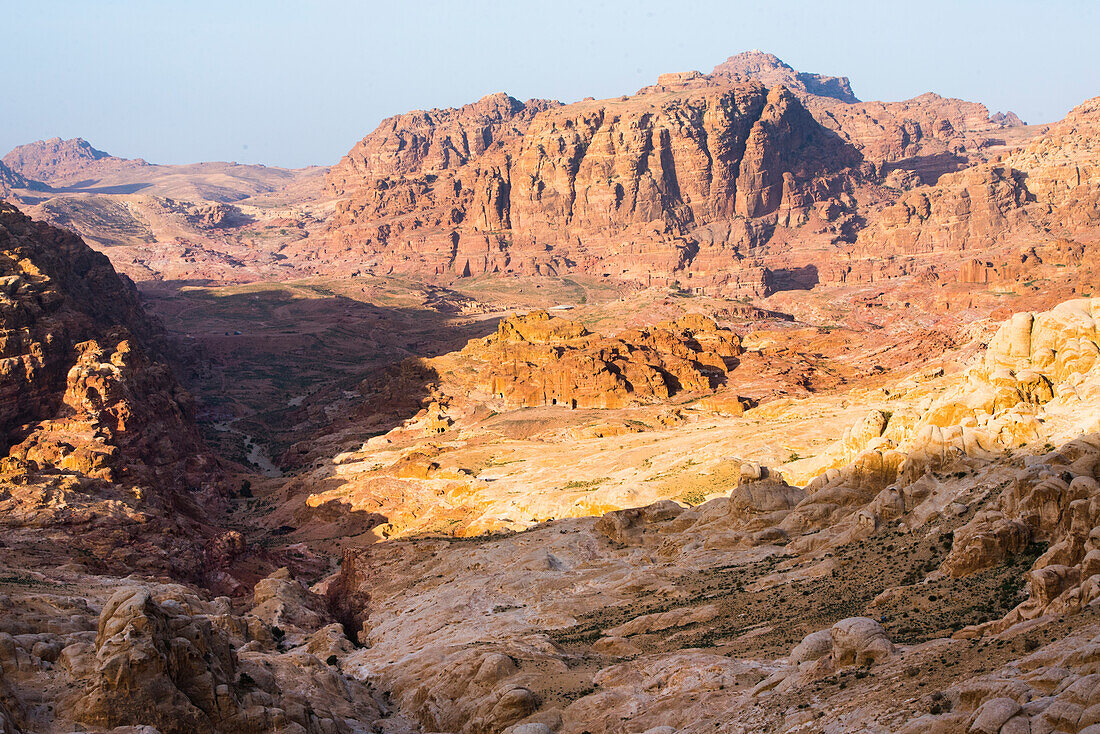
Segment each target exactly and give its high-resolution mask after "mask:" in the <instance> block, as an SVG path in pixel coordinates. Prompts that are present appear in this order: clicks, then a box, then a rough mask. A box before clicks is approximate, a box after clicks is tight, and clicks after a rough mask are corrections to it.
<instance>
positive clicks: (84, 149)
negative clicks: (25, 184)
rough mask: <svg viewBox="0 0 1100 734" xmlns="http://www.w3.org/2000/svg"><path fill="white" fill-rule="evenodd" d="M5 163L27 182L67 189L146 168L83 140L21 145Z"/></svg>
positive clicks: (54, 140)
mask: <svg viewBox="0 0 1100 734" xmlns="http://www.w3.org/2000/svg"><path fill="white" fill-rule="evenodd" d="M3 162H4V165H6V166H7V167H8V168H10V169H12V170H13V171H16V172H17V173H19V174H20V175H22V176H24V177H25V178H28V179H32V180H35V181H43V182H45V183H47V184H50V185H51V186H64V185H68V184H70V183H72V182H73V181H76V180H79V179H81V178H92V177H96V176H100V175H102V172H104V171H108V170H117V169H118V168H132V167H136V166H141V165H144V164H145V161H141V160H137V161H129V160H126V159H124V158H116V157H114V156H112V155H110V154H108V153H104V152H103V151H102V150H96V149H95V148H93V147H92V146H91V144H90V143H89V142H88V141H87V140H85V139H84V138H73V139H72V140H62V139H61V138H50V139H49V140H39V141H37V142H34V143H28V144H26V145H20V146H19V147H17V148H15V149H13V150H12V151H11V152H9V153H8V154H7V155H5V156H4V158H3Z"/></svg>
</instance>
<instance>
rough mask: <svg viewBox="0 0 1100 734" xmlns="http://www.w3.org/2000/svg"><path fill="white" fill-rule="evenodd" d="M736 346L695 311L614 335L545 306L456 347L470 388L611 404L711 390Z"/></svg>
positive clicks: (502, 395) (559, 401)
mask: <svg viewBox="0 0 1100 734" xmlns="http://www.w3.org/2000/svg"><path fill="white" fill-rule="evenodd" d="M740 353H741V340H740V338H739V337H738V336H737V335H736V334H734V333H733V332H731V331H729V330H728V329H719V328H718V327H717V325H716V324H715V323H714V321H712V320H711V319H708V318H705V317H701V316H698V315H689V316H685V317H683V318H682V319H680V320H679V321H676V322H670V323H661V324H657V325H656V326H654V327H653V328H652V329H639V330H635V331H627V332H623V333H621V334H618V335H617V336H615V337H614V338H606V337H600V336H597V335H594V334H590V333H588V331H587V330H586V329H584V327H583V326H581V325H580V324H578V323H575V322H572V321H569V320H567V319H563V318H559V317H551V316H550V314H549V313H547V312H545V311H533V312H531V313H528V314H525V315H522V316H514V317H511V318H509V319H506V320H504V321H502V322H501V324H500V326H499V327H498V329H497V333H496V334H494V335H492V336H489V337H486V338H485V339H480V340H475V341H473V342H471V343H470V344H469V345H468V346H467V347H466V348H465V349H464V350H463V352H462V354H463V355H464V356H467V357H469V358H470V359H472V360H474V362H475V363H480V364H481V365H482V366H480V367H479V368H476V370H475V371H476V373H477V377H476V388H477V389H480V390H482V391H484V392H486V393H489V394H490V395H492V396H494V397H496V398H499V399H502V400H503V401H504V402H505V403H506V404H507V405H510V406H538V405H565V406H569V407H573V408H618V407H622V406H625V405H629V404H632V403H638V402H645V401H651V400H662V399H667V398H668V397H669V396H671V395H673V394H675V393H677V392H681V391H710V390H711V389H713V388H714V387H717V386H718V385H719V384H721V382H722V381H723V379H724V376H725V374H726V372H727V370H728V369H729V368H730V367H731V366H732V364H733V363H734V361H735V360H736V358H737V356H738V355H739V354H740Z"/></svg>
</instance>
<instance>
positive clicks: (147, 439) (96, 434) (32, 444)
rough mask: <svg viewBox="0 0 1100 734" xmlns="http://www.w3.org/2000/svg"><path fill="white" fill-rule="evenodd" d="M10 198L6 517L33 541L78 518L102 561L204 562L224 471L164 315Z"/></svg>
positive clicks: (195, 570) (5, 218)
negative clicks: (166, 359) (174, 359)
mask: <svg viewBox="0 0 1100 734" xmlns="http://www.w3.org/2000/svg"><path fill="white" fill-rule="evenodd" d="M2 207H3V208H2V209H0V270H2V272H3V275H2V276H0V355H2V358H0V431H2V434H0V440H2V445H0V448H2V449H3V453H4V457H3V458H2V459H0V479H2V481H3V482H4V485H5V489H4V491H3V492H2V493H0V508H2V513H0V515H2V517H0V524H2V525H3V526H4V527H5V528H8V529H11V530H13V531H15V532H16V533H17V534H19V536H20V537H22V538H24V539H25V541H26V542H28V543H34V542H36V540H35V539H36V537H38V536H37V535H36V534H38V533H41V532H43V531H44V530H45V529H48V528H58V527H70V528H79V527H83V528H85V530H84V531H77V532H75V533H74V544H75V545H78V546H82V547H84V548H85V549H86V550H90V551H92V557H94V558H96V560H97V562H98V563H104V564H107V565H113V566H114V567H116V568H130V569H133V568H144V567H149V566H150V565H152V566H160V567H162V568H172V569H174V570H176V571H179V572H182V573H186V574H192V575H194V574H200V573H202V572H203V571H202V563H203V549H202V544H203V543H204V542H205V540H206V539H207V538H209V537H210V535H211V532H210V531H209V530H207V529H200V528H199V525H198V523H201V522H202V519H203V518H205V517H207V512H208V511H209V510H212V509H216V508H217V507H218V503H219V502H220V501H221V498H222V490H221V488H220V486H219V476H220V473H219V472H220V470H219V468H218V464H217V462H216V461H215V460H214V458H213V457H212V456H211V455H210V454H209V453H207V452H206V450H205V448H204V447H203V445H202V441H201V439H200V437H199V435H198V431H197V429H196V427H195V424H194V415H193V413H194V407H193V402H192V399H191V397H190V395H188V394H187V392H186V391H184V390H183V389H182V388H180V386H179V385H178V384H177V383H176V381H175V379H174V377H173V376H172V374H171V371H170V370H169V369H168V368H167V367H166V366H165V365H164V364H163V363H162V362H159V361H157V359H156V355H157V354H158V352H159V351H160V350H162V349H163V348H164V337H163V332H162V331H161V328H160V326H159V325H158V324H157V323H156V322H154V321H153V320H152V319H150V318H149V317H147V316H146V314H145V312H144V310H143V308H142V306H141V304H140V302H139V300H138V296H137V292H136V290H135V288H134V286H133V284H132V283H131V282H130V281H129V280H127V279H125V278H123V277H120V276H119V275H117V274H116V273H115V271H114V269H113V268H112V267H111V265H110V262H109V261H108V260H107V258H106V257H104V256H103V255H100V254H98V253H96V252H94V251H92V250H91V249H90V248H88V247H87V246H86V245H85V244H84V243H83V242H82V241H81V240H80V239H79V238H77V237H75V236H74V235H71V234H69V233H67V232H63V231H61V230H57V229H53V228H51V227H48V226H46V225H43V224H39V223H35V222H32V221H31V220H29V219H27V218H26V217H24V216H22V215H21V214H19V213H18V212H16V211H15V210H13V209H11V208H10V207H7V206H6V205H2ZM173 526H174V529H169V528H173ZM188 535H190V537H187V536H188ZM139 536H140V537H141V539H140V540H139ZM124 539H125V540H124ZM154 548H155V549H156V550H154ZM68 550H70V549H67V548H62V552H67V551H68Z"/></svg>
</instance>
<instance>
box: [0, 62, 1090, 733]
mask: <svg viewBox="0 0 1100 734" xmlns="http://www.w3.org/2000/svg"><path fill="white" fill-rule="evenodd" d="M857 90H858V80H856V84H855V86H853V83H852V82H850V81H849V80H848V79H847V78H844V77H832V76H823V75H819V74H815V73H809V72H801V71H796V70H795V69H792V68H791V67H790V66H788V65H787V64H785V63H784V62H782V61H781V60H779V59H778V58H776V57H774V56H772V55H770V54H765V53H761V52H756V51H754V52H747V53H742V54H738V55H735V56H732V57H730V58H729V59H728V60H727V61H725V62H723V63H720V64H718V65H717V66H716V67H714V69H713V70H712V71H711V72H709V73H702V72H699V71H688V72H677V73H670V74H663V75H661V77H660V78H659V79H657V80H656V81H655V83H653V84H651V85H648V86H646V87H643V88H642V89H640V90H638V91H636V92H634V93H625V94H623V95H622V96H619V97H614V98H611V99H605V100H595V99H591V98H588V99H585V100H582V101H579V102H574V103H568V104H566V103H561V102H557V101H553V100H542V99H535V100H528V101H521V100H517V99H514V98H513V97H511V96H509V95H507V94H504V93H499V94H493V95H490V96H487V97H485V98H483V99H481V100H478V101H476V102H472V103H470V104H467V105H465V106H462V107H457V108H452V109H432V110H427V111H412V112H408V113H403V114H399V115H396V116H394V117H391V118H388V119H386V120H384V121H383V122H382V123H381V124H379V125H378V127H377V128H376V129H375V130H374V131H373V132H369V133H368V134H366V135H365V137H363V139H362V140H361V141H360V142H359V143H357V144H355V145H354V147H352V148H351V150H349V151H348V153H347V155H345V156H344V158H343V159H342V160H340V161H339V162H338V163H337V164H336V165H334V166H332V167H322V166H315V167H310V168H304V169H295V170H291V169H280V168H268V167H264V166H254V165H241V164H236V163H216V162H215V163H209V162H208V163H198V164H193V165H158V164H153V163H149V162H146V161H144V160H141V159H135V160H129V159H122V158H117V157H114V156H111V155H109V154H108V153H105V152H103V151H100V150H97V149H96V148H94V147H93V146H92V144H91V143H89V142H87V141H85V140H83V139H79V138H78V139H72V140H62V139H59V138H58V139H51V140H44V141H38V142H31V143H28V144H26V145H23V146H20V147H18V148H16V149H14V150H13V151H11V152H10V153H8V154H6V155H5V156H4V157H3V159H2V163H0V198H3V199H4V200H5V202H6V203H3V204H0V270H2V271H3V272H2V273H0V352H2V353H0V417H2V419H3V423H2V428H3V435H2V439H0V440H2V442H3V446H2V448H3V452H2V453H3V457H2V458H0V550H2V551H3V552H2V553H0V733H2V734H21V733H24V732H25V733H28V734H29V733H31V732H42V733H44V734H47V733H48V734H69V733H70V732H76V731H82V732H103V733H106V732H112V733H113V734H138V733H140V734H183V733H184V732H222V733H224V734H236V733H238V732H240V733H249V734H251V733H256V734H259V733H260V732H272V731H279V732H300V733H303V734H305V733H308V734H336V733H339V734H352V733H359V732H384V733H386V734H411V733H413V732H454V733H461V734H490V733H496V732H507V733H508V734H559V733H560V734H582V733H583V732H589V733H590V734H596V733H597V732H616V733H620V732H621V733H623V734H672V733H673V732H745V733H747V732H777V733H778V732H831V733H840V732H856V731H859V732H864V731H865V732H906V733H908V734H916V733H917V732H942V733H944V734H947V733H951V732H983V733H985V734H996V733H997V732H1001V733H1003V734H1016V733H1027V732H1031V733H1034V734H1038V733H1040V732H1043V733H1053V732H1067V733H1072V734H1078V733H1081V734H1096V733H1097V732H1100V256H1098V255H1100V98H1094V99H1090V100H1084V101H1082V102H1081V104H1079V105H1078V106H1077V107H1075V108H1074V109H1073V110H1072V111H1071V112H1070V113H1069V114H1068V115H1067V116H1066V117H1065V118H1064V119H1062V120H1059V121H1057V122H1053V123H1050V124H1043V125H1027V124H1025V123H1024V122H1023V121H1022V120H1020V119H1019V118H1018V117H1017V116H1016V115H1015V114H1013V113H1011V112H1009V111H991V110H989V109H987V108H986V107H985V106H983V105H981V104H978V103H973V102H967V101H964V100H958V99H950V98H945V97H941V96H938V95H936V94H931V93H929V94H924V95H921V96H919V97H916V98H913V99H909V100H904V101H888V102H879V101H862V100H861V99H860V98H858V97H857V96H856V91H857ZM624 91H626V90H624ZM364 127H365V128H366V127H369V125H366V126H364ZM1089 558H1092V559H1093V560H1092V561H1089V560H1088V559H1089ZM1093 645H1097V647H1095V648H1094V647H1093ZM1094 653H1095V655H1094Z"/></svg>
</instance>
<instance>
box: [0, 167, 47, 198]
mask: <svg viewBox="0 0 1100 734" xmlns="http://www.w3.org/2000/svg"><path fill="white" fill-rule="evenodd" d="M41 188H43V186H42V184H40V183H38V182H37V181H28V180H27V179H26V178H24V177H23V176H22V175H20V174H18V173H16V172H15V171H13V170H11V169H10V168H8V167H7V166H6V165H4V164H3V163H0V194H3V195H4V196H7V195H10V194H11V193H12V192H13V191H16V190H18V189H41Z"/></svg>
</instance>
